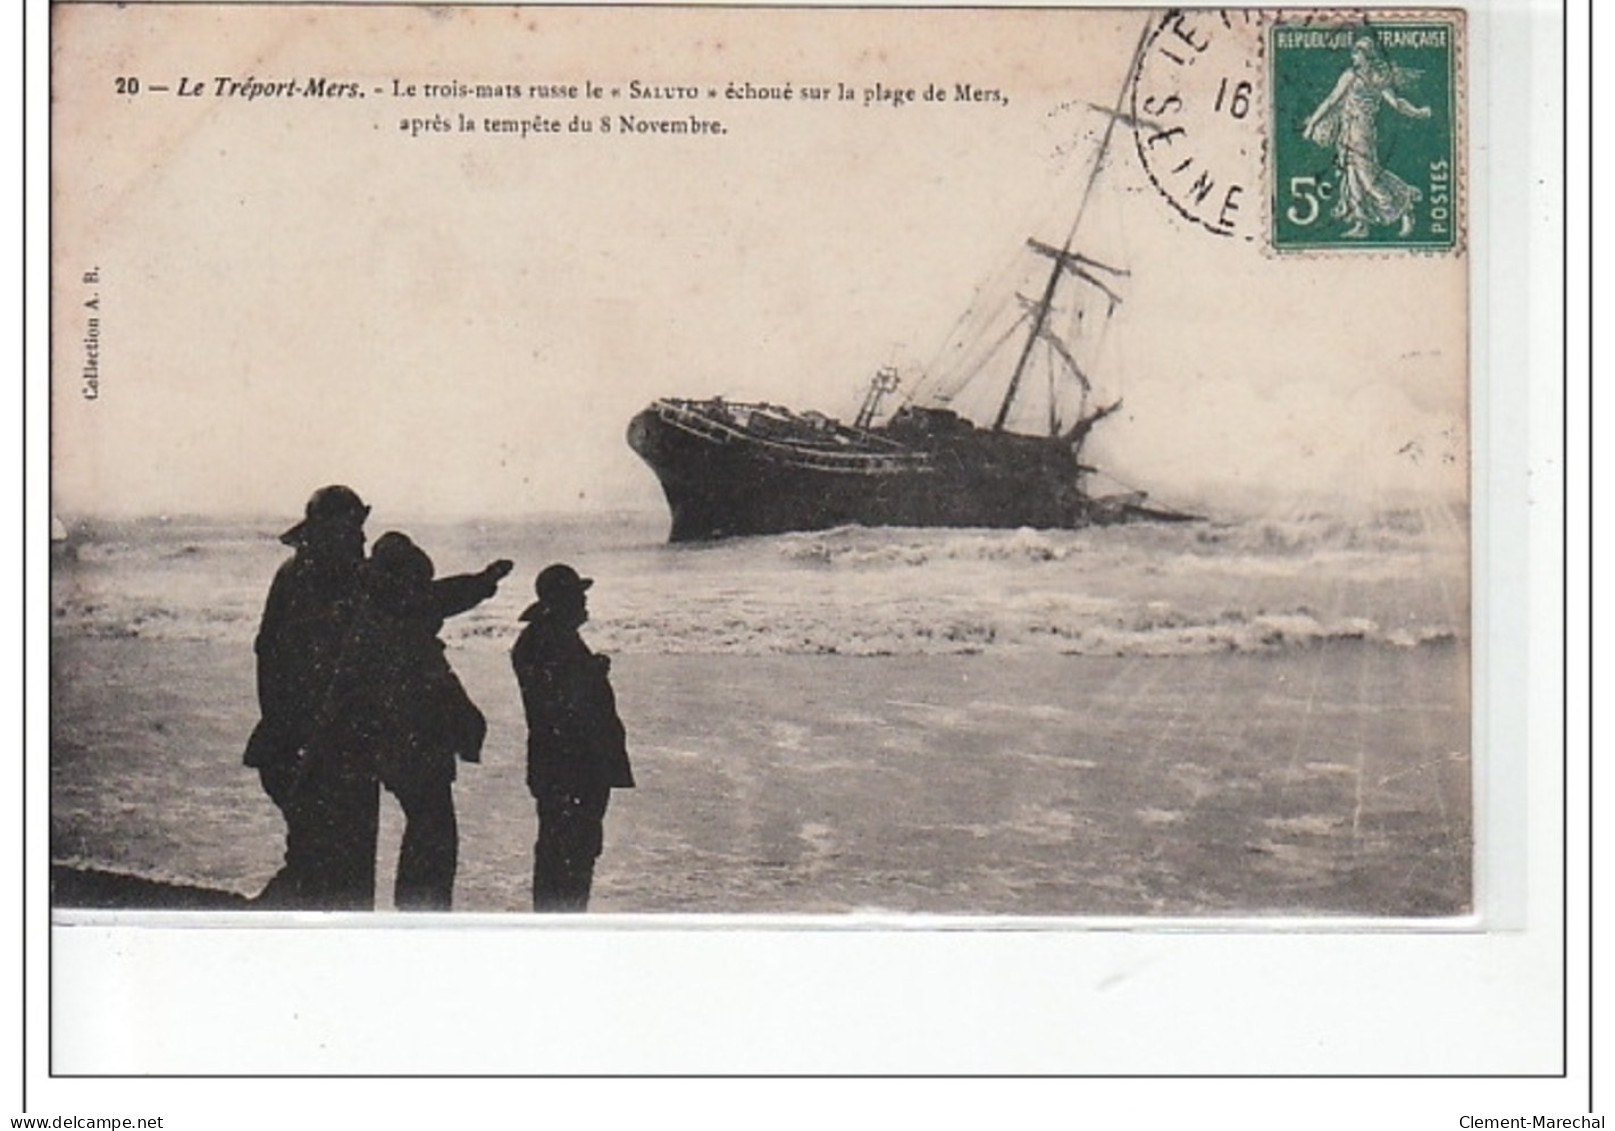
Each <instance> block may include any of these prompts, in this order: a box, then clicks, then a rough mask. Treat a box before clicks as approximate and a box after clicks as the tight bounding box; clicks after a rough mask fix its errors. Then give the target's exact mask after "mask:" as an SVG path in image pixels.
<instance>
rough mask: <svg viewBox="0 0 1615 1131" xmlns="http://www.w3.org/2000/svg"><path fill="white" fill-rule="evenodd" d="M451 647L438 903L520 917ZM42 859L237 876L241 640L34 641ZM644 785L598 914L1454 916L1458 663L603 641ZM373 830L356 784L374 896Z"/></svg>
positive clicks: (261, 867) (621, 799)
mask: <svg viewBox="0 0 1615 1131" xmlns="http://www.w3.org/2000/svg"><path fill="white" fill-rule="evenodd" d="M450 657H451V660H452V662H453V663H454V665H455V667H456V669H457V670H458V671H459V672H460V673H461V676H462V678H463V680H464V681H465V684H466V686H467V688H468V689H469V691H470V692H471V694H472V696H473V697H474V698H475V699H477V701H478V702H479V704H480V705H481V706H482V708H483V710H484V711H485V712H486V714H487V715H488V719H489V738H488V743H487V747H486V749H485V753H484V762H483V764H481V765H476V766H467V767H462V771H461V776H460V781H459V783H458V785H457V787H456V799H457V803H458V808H459V813H460V822H461V850H460V858H461V865H460V872H459V879H458V883H457V888H456V904H455V905H456V908H457V909H461V910H475V911H513V912H514V911H521V910H523V909H524V908H525V907H526V906H528V892H529V887H528V885H529V883H530V867H531V864H530V861H531V847H532V835H533V830H534V815H533V809H532V804H531V802H530V800H529V798H528V796H527V793H526V789H525V786H524V784H523V761H522V759H523V745H522V744H523V740H524V732H523V729H522V723H521V718H520V708H519V703H518V700H517V696H516V688H515V684H514V680H513V679H512V678H511V676H510V671H509V667H508V663H507V662H506V659H505V656H504V651H503V645H502V643H501V642H499V641H495V640H480V641H479V640H472V641H470V642H469V643H468V644H466V645H465V646H461V647H454V648H451V650H450ZM53 664H54V665H56V667H57V670H58V671H62V672H71V673H73V676H74V677H73V678H71V679H56V680H53V689H52V731H53V738H52V756H53V771H52V790H51V793H52V820H51V852H52V858H53V861H55V862H56V863H58V864H60V865H65V866H71V867H78V868H93V869H99V870H104V871H109V872H113V873H122V874H127V875H131V876H135V877H139V878H141V879H145V880H152V881H164V882H168V883H172V884H177V885H186V886H191V885H195V886H200V887H204V888H217V889H221V890H222V891H224V892H226V893H235V894H238V895H251V894H253V893H254V892H256V891H257V890H258V889H259V888H260V887H261V886H262V884H263V883H264V881H266V880H267V879H268V878H269V876H270V875H271V874H272V873H273V872H274V870H275V868H276V867H277V865H278V854H279V849H280V837H281V825H280V820H279V816H278V814H277V813H276V811H275V810H274V808H273V807H272V806H271V805H270V803H269V801H268V800H267V798H265V797H264V796H263V794H262V792H261V791H260V790H259V787H258V785H257V782H256V779H255V776H254V775H253V774H252V773H251V772H250V771H248V770H246V769H245V768H243V767H242V766H241V764H240V754H241V748H242V744H243V743H244V741H245V739H246V736H247V734H248V732H249V731H250V729H251V726H252V724H253V721H254V719H255V712H254V708H253V697H252V686H253V682H252V662H251V650H250V647H249V648H241V647H239V646H238V645H236V644H233V643H230V642H220V641H196V640H161V641H153V640H145V639H140V638H84V637H75V636H67V635H63V636H59V637H58V638H57V639H56V640H54V641H53ZM613 679H614V682H615V683H616V685H617V689H618V696H619V700H620V706H621V710H622V714H623V717H624V720H625V723H626V725H627V728H628V733H629V741H630V750H631V752H632V755H633V759H634V766H635V772H636V775H637V777H638V781H639V788H638V789H637V790H633V791H627V792H619V793H618V794H616V795H615V798H614V801H613V804H612V810H611V812H610V814H609V815H608V817H607V822H606V850H605V854H604V856H603V857H602V859H601V861H600V863H599V867H598V870H597V878H596V884H595V895H594V900H593V903H592V909H593V910H595V911H599V912H636V913H637V912H651V913H655V912H693V913H751V912H757V913H774V912H794V913H827V914H836V913H842V912H847V911H851V910H869V909H884V910H891V911H898V912H936V913H956V914H962V915H987V914H1010V915H1039V916H1042V915H1054V916H1085V915H1106V916H1111V915H1142V916H1150V915H1188V916H1229V915H1233V916H1244V915H1258V916H1260V915H1275V914H1286V915H1298V914H1299V915H1320V916H1343V915H1372V916H1440V915H1453V914H1459V913H1463V912H1465V911H1467V910H1468V908H1469V906H1470V856H1471V842H1472V831H1471V821H1470V808H1471V806H1470V787H1469V781H1470V773H1469V762H1468V753H1467V752H1468V749H1469V734H1468V717H1467V710H1466V709H1465V708H1464V706H1463V704H1464V703H1465V702H1466V700H1465V698H1464V688H1465V683H1466V680H1467V662H1466V659H1465V653H1464V650H1463V649H1462V648H1461V647H1459V646H1456V645H1453V644H1443V643H1439V642H1438V643H1429V644H1424V645H1421V646H1419V647H1416V648H1403V649H1389V648H1384V647H1376V646H1373V645H1368V644H1363V643H1360V642H1353V641H1349V640H1343V641H1333V642H1325V643H1320V644H1316V645H1313V646H1309V647H1300V648H1290V649H1285V650H1282V651H1279V652H1276V653H1272V654H1238V653H1230V654H1211V655H1190V656H1120V657H1106V656H1047V655H1015V654H982V655H923V656H879V657H842V656H812V655H766V656H743V655H742V656H737V655H621V656H618V657H617V658H616V662H615V664H614V667H613ZM399 825H400V818H399V814H398V809H397V806H396V803H394V802H393V801H392V799H391V798H390V797H386V796H384V799H383V825H382V849H381V852H382V862H381V870H380V877H379V882H378V906H379V907H381V908H386V907H388V906H389V905H390V891H391V871H392V862H393V860H394V859H395V858H396V851H397V839H398V835H399Z"/></svg>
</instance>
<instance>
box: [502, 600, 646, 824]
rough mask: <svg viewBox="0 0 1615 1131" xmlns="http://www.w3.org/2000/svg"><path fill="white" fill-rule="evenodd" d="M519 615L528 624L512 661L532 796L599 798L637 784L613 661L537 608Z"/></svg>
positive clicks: (511, 658)
mask: <svg viewBox="0 0 1615 1131" xmlns="http://www.w3.org/2000/svg"><path fill="white" fill-rule="evenodd" d="M523 616H524V618H526V619H528V620H529V621H530V623H529V624H528V626H527V627H526V628H525V629H523V630H522V633H521V635H520V636H519V637H517V639H516V645H515V647H514V648H512V649H511V653H510V660H511V665H512V666H513V667H514V668H515V669H516V682H517V684H518V685H519V686H520V687H521V694H522V706H523V708H525V710H526V713H527V788H528V789H529V790H531V791H532V794H533V796H534V797H539V798H541V797H543V796H544V795H545V794H546V793H547V792H549V791H555V790H558V791H560V792H563V793H566V794H568V795H570V796H572V797H576V798H579V799H593V800H597V801H599V802H601V803H602V804H603V801H604V799H605V797H606V796H608V795H609V791H610V790H612V789H628V788H632V786H633V784H634V774H633V770H632V768H631V767H630V766H629V763H628V744H627V739H626V736H625V734H624V732H623V725H622V720H621V719H620V718H619V717H618V715H617V698H616V695H615V694H614V693H613V691H612V689H611V679H610V677H609V674H608V673H609V671H610V667H611V665H610V661H609V660H608V658H607V657H605V656H597V655H595V654H594V653H593V652H591V651H590V650H589V646H588V645H587V644H585V643H584V642H583V638H582V637H581V636H579V635H578V632H577V630H576V629H574V628H567V627H563V626H562V625H561V624H559V623H557V622H556V621H554V620H553V619H551V618H550V617H549V615H548V614H547V612H546V611H545V610H544V609H543V607H542V606H535V608H533V609H529V610H528V611H527V612H526V613H524V614H523Z"/></svg>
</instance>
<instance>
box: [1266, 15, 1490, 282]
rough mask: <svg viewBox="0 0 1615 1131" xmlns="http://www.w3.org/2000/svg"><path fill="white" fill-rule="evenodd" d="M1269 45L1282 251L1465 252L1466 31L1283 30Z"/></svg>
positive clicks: (1394, 25) (1392, 26) (1389, 26)
mask: <svg viewBox="0 0 1615 1131" xmlns="http://www.w3.org/2000/svg"><path fill="white" fill-rule="evenodd" d="M1268 35H1269V39H1268V60H1269V80H1268V81H1269V87H1270V89H1271V92H1272V103H1271V119H1270V126H1269V129H1270V137H1269V139H1268V165H1269V169H1270V170H1271V173H1272V181H1271V194H1272V195H1271V198H1270V201H1269V204H1270V208H1269V214H1270V218H1271V228H1270V240H1271V243H1272V246H1273V248H1274V249H1275V250H1278V251H1300V250H1307V249H1319V248H1325V249H1347V248H1375V249H1381V250H1384V249H1404V248H1405V249H1410V250H1431V251H1446V250H1451V249H1453V248H1456V247H1458V246H1459V244H1460V242H1461V241H1460V239H1459V236H1460V232H1461V222H1462V221H1461V209H1460V201H1459V193H1460V179H1459V176H1458V171H1459V169H1458V159H1459V154H1458V150H1457V132H1458V131H1457V121H1458V102H1459V99H1458V97H1457V90H1456V86H1457V83H1456V76H1457V68H1456V55H1457V51H1458V48H1459V42H1460V39H1461V35H1462V25H1461V24H1460V23H1459V22H1458V21H1457V20H1456V19H1455V18H1454V17H1453V16H1452V15H1451V14H1444V15H1443V16H1441V17H1434V16H1432V17H1423V18H1420V17H1411V16H1410V17H1406V18H1403V17H1389V16H1387V17H1382V18H1378V19H1373V20H1364V19H1357V20H1355V21H1351V22H1345V21H1342V22H1338V23H1332V24H1331V23H1325V22H1320V21H1316V20H1310V21H1307V22H1301V21H1299V20H1283V19H1281V20H1278V21H1276V22H1275V23H1274V24H1273V25H1272V27H1271V28H1270V29H1269V33H1268Z"/></svg>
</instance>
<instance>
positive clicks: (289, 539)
mask: <svg viewBox="0 0 1615 1131" xmlns="http://www.w3.org/2000/svg"><path fill="white" fill-rule="evenodd" d="M369 514H370V508H369V507H368V506H366V505H365V504H364V501H363V500H361V499H360V498H359V496H358V494H357V493H355V492H354V491H353V490H352V488H349V487H344V486H340V485H333V486H330V487H322V488H320V489H319V490H318V491H315V492H314V494H313V495H312V496H311V497H310V498H309V500H308V505H307V506H306V507H305V508H304V511H303V521H302V522H300V523H298V524H297V525H296V526H294V527H292V528H291V529H290V530H288V531H286V533H284V534H282V535H281V537H280V540H281V541H282V542H284V543H285V544H286V545H288V546H290V547H292V549H293V550H294V551H295V552H294V554H293V556H292V558H291V560H289V561H287V562H285V563H284V564H283V565H282V566H281V567H280V569H279V570H278V571H277V572H276V574H275V580H274V583H273V584H272V585H271V586H270V588H269V597H268V600H267V601H265V603H264V615H263V620H262V622H261V623H260V625H259V629H258V637H257V640H256V641H255V642H254V645H253V650H254V651H255V652H256V654H257V658H258V707H259V711H260V714H261V716H262V717H261V718H260V720H259V722H258V725H257V727H256V728H255V729H254V730H253V732H252V737H251V738H250V739H249V740H248V742H247V750H246V756H245V757H244V758H243V761H244V762H245V763H246V764H247V765H248V766H250V767H252V768H254V769H256V770H257V771H258V776H259V780H260V781H261V782H262V783H263V787H264V792H265V793H267V794H269V797H270V799H271V800H272V801H274V803H275V804H276V806H278V807H279V809H280V811H281V814H282V816H284V817H285V820H286V856H285V864H284V866H283V867H282V868H281V870H280V871H279V872H278V873H277V874H276V875H275V876H274V878H273V879H271V880H270V881H269V884H268V885H267V886H266V887H265V888H264V890H263V892H262V893H261V894H260V895H259V896H258V902H259V903H260V904H261V905H263V906H268V907H317V908H318V907H324V908H338V907H340V908H360V907H372V906H374V903H375V857H376V826H377V823H378V821H379V811H380V805H381V797H380V793H379V790H378V787H377V785H376V782H375V779H374V776H373V775H372V776H370V777H369V778H368V780H365V779H363V778H360V779H358V780H351V781H339V780H335V779H330V780H319V779H311V778H309V775H307V774H306V773H305V770H306V766H305V764H304V763H305V758H304V755H305V753H306V751H307V748H308V743H309V739H310V737H311V732H312V729H313V727H314V725H315V723H316V721H317V720H318V719H319V717H320V715H321V712H322V710H323V709H324V707H325V705H326V699H327V696H328V693H329V691H330V687H331V679H332V676H333V674H334V673H335V671H336V666H337V661H338V659H339V657H340V655H341V652H342V648H343V643H344V641H345V640H346V639H347V636H348V632H349V630H350V628H351V627H352V623H353V618H354V613H355V611H356V609H357V608H358V606H359V602H360V596H361V592H362V575H363V571H362V567H363V566H364V561H365V534H364V523H365V519H366V518H367V517H368V516H369ZM510 570H511V563H510V562H508V561H497V562H493V563H491V564H490V565H489V566H488V567H487V568H485V569H483V570H482V571H481V572H480V573H474V574H462V575H459V576H456V577H446V578H443V579H441V580H439V581H435V582H433V583H432V599H433V603H434V604H435V606H436V609H437V612H438V613H439V614H440V615H441V616H444V617H448V616H453V615H455V614H456V613H462V612H464V611H466V610H467V609H469V608H472V607H473V606H475V605H477V604H479V603H481V602H482V601H485V600H487V599H488V598H489V597H491V596H493V594H494V592H495V590H496V589H497V588H498V585H499V581H500V579H501V578H503V577H504V576H505V575H506V574H508V573H509V572H510ZM305 779H308V780H305ZM333 845H341V846H342V849H343V851H342V853H341V856H342V859H341V860H333V859H332V852H331V846H333Z"/></svg>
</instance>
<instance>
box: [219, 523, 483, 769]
mask: <svg viewBox="0 0 1615 1131" xmlns="http://www.w3.org/2000/svg"><path fill="white" fill-rule="evenodd" d="M363 565H364V559H362V558H355V559H353V560H352V561H335V562H331V561H327V562H321V561H317V560H315V559H312V558H310V557H309V556H308V555H307V554H305V553H302V552H299V553H298V554H296V555H295V556H294V557H292V559H291V560H290V561H287V562H286V563H285V564H283V565H282V566H281V567H280V569H279V570H278V571H277V572H276V574H275V580H274V582H273V584H271V585H270V587H269V597H268V599H267V600H266V601H265V602H264V615H263V621H262V622H261V624H260V626H259V629H258V638H257V640H256V641H255V642H254V645H253V650H254V651H255V652H256V653H257V657H258V709H259V712H260V715H261V718H260V720H259V722H258V725H257V727H256V728H255V729H254V730H253V732H252V737H251V738H250V739H249V740H248V741H247V750H246V754H245V756H244V757H243V759H242V761H244V762H245V763H246V764H247V765H248V766H253V767H259V768H261V767H267V766H294V765H296V764H297V762H298V759H299V758H300V756H301V752H302V751H303V749H304V748H305V747H307V745H308V743H309V739H310V738H311V737H312V736H313V729H314V726H315V723H316V720H318V719H319V718H320V717H321V714H322V712H323V711H324V710H325V707H326V701H327V697H328V696H329V694H330V691H331V682H332V679H333V678H334V677H335V675H336V670H337V665H338V661H339V660H340V658H341V656H342V653H343V649H344V646H345V644H346V643H347V639H348V635H349V633H350V631H351V630H352V628H353V624H354V616H355V614H356V612H357V611H358V609H359V605H360V602H361V598H362V595H363V594H362V577H363ZM497 587H498V582H497V581H496V580H492V579H490V578H488V577H487V576H485V575H484V574H481V573H467V574H459V575H456V576H454V577H444V578H440V579H438V580H436V581H433V582H432V600H433V604H434V606H435V609H434V611H435V614H436V615H437V616H438V617H439V618H445V617H451V616H454V615H456V614H458V613H463V612H465V611H466V610H467V609H470V608H472V607H473V606H475V605H477V604H479V603H481V602H482V601H485V600H487V599H488V598H489V597H491V596H493V594H494V592H495V590H496V589H497Z"/></svg>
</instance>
